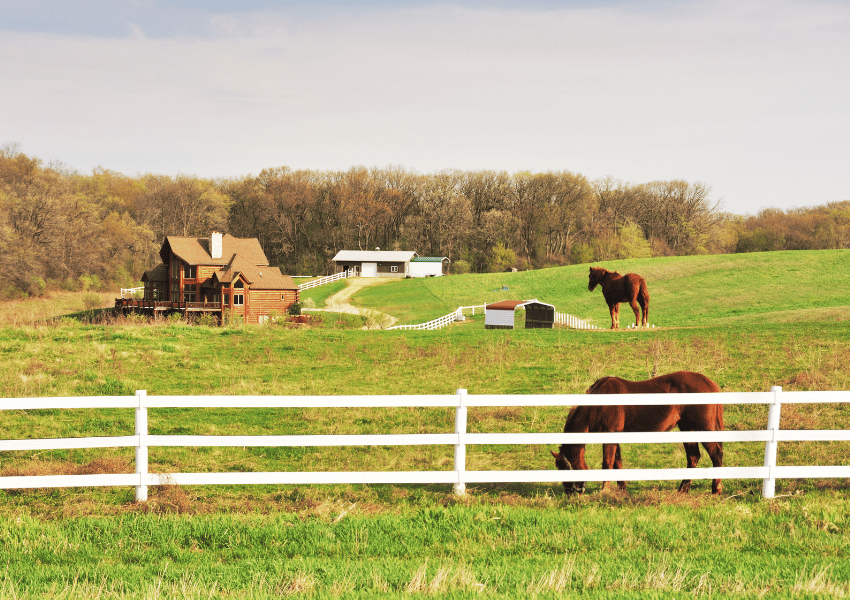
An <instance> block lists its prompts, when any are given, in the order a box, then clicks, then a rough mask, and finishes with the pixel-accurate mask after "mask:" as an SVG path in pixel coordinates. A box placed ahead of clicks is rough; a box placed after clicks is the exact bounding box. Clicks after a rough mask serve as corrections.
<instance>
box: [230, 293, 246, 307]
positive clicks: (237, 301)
mask: <svg viewBox="0 0 850 600" xmlns="http://www.w3.org/2000/svg"><path fill="white" fill-rule="evenodd" d="M243 304H245V294H233V306H242V305H243Z"/></svg>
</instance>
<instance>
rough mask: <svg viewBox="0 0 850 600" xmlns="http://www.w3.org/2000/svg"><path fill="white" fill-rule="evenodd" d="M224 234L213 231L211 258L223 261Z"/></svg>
mask: <svg viewBox="0 0 850 600" xmlns="http://www.w3.org/2000/svg"><path fill="white" fill-rule="evenodd" d="M222 237H223V234H221V233H219V232H218V231H213V232H212V235H211V236H210V256H211V257H212V258H214V259H216V260H218V259H221V253H222V250H221V238H222Z"/></svg>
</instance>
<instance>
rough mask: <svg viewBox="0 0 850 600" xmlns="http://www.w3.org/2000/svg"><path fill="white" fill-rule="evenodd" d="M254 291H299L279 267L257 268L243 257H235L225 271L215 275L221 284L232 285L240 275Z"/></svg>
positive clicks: (290, 278) (222, 270)
mask: <svg viewBox="0 0 850 600" xmlns="http://www.w3.org/2000/svg"><path fill="white" fill-rule="evenodd" d="M240 274H241V275H242V278H243V279H245V281H247V282H248V286H249V287H250V288H251V289H252V290H297V289H298V286H297V285H296V284H295V282H294V281H292V277H290V276H289V275H284V274H283V273H281V272H280V269H278V268H277V267H266V266H257V265H254V264H252V263H251V262H250V261H249V260H247V259H245V258H243V257H242V256H240V255H238V254H235V255H233V257H232V259H231V260H230V262H229V263H228V264H227V265H225V267H224V268H223V269H220V270H218V271H216V272H215V273H214V275H213V277H214V279H216V280H217V281H218V282H219V283H231V282H232V281H233V280H234V279H236V278H237V277H238V276H239V275H240Z"/></svg>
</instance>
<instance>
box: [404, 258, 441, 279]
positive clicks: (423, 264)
mask: <svg viewBox="0 0 850 600" xmlns="http://www.w3.org/2000/svg"><path fill="white" fill-rule="evenodd" d="M448 272H449V259H448V258H446V257H445V256H416V257H414V258H412V259H411V260H410V276H411V277H440V276H441V275H446V274H448Z"/></svg>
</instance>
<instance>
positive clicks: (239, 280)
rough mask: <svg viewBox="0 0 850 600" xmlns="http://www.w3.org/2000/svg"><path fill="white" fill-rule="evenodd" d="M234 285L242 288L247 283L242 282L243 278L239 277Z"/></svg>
mask: <svg viewBox="0 0 850 600" xmlns="http://www.w3.org/2000/svg"><path fill="white" fill-rule="evenodd" d="M233 287H235V288H242V287H245V284H244V283H242V280H241V279H237V280H236V283H234V284H233Z"/></svg>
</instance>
